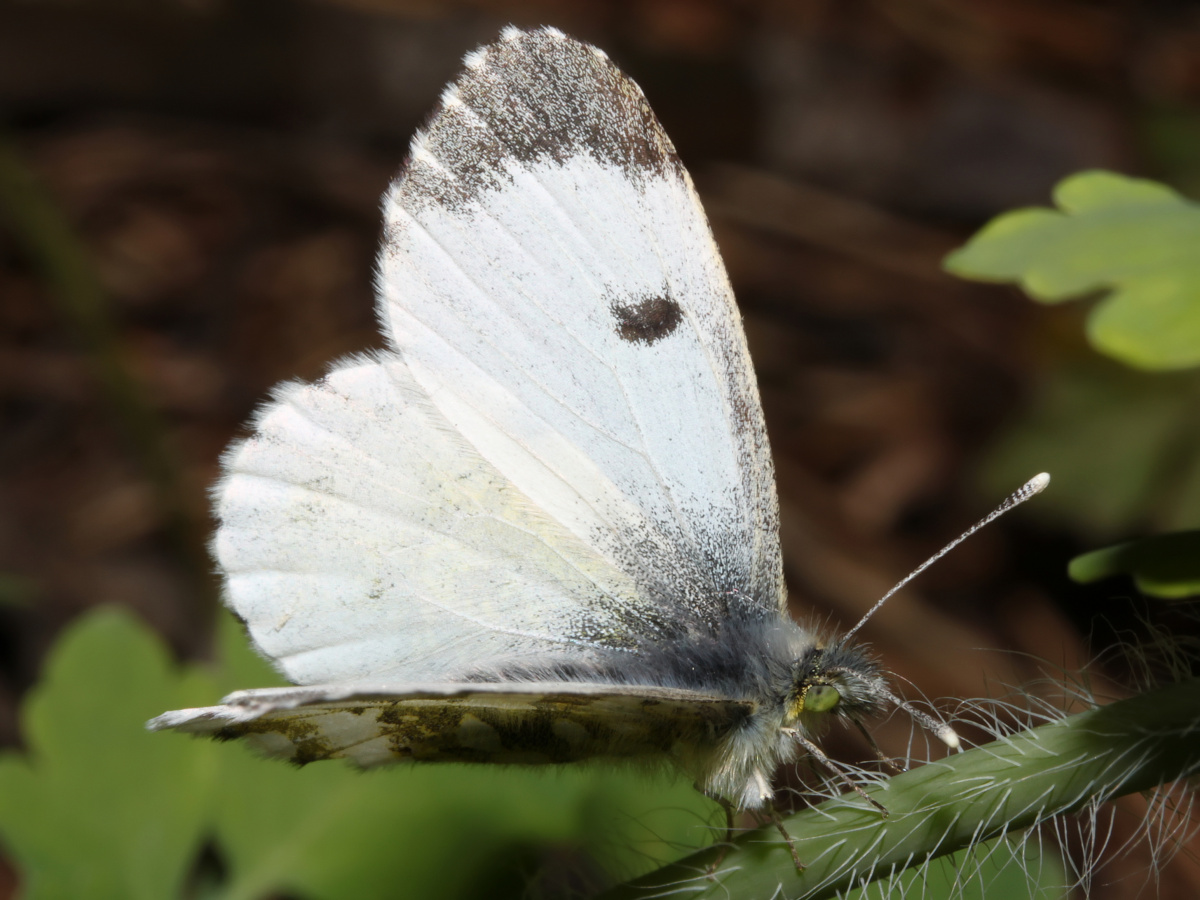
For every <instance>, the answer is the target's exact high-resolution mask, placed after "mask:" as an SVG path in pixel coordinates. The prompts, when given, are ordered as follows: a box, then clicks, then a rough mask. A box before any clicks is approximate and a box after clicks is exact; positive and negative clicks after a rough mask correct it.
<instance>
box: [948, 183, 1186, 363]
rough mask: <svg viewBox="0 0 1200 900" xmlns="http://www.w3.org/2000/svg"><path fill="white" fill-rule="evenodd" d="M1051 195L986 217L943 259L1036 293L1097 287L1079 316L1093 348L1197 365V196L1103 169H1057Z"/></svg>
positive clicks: (1073, 294)
mask: <svg viewBox="0 0 1200 900" xmlns="http://www.w3.org/2000/svg"><path fill="white" fill-rule="evenodd" d="M1054 199H1055V201H1056V203H1057V204H1058V206H1059V209H1058V210H1052V209H1040V208H1039V209H1022V210H1016V211H1014V212H1010V213H1005V214H1004V215H1001V216H999V217H998V218H996V219H994V220H993V221H992V222H990V223H989V224H987V225H986V226H984V228H983V229H982V230H981V231H980V232H979V233H978V234H976V235H975V236H974V237H973V238H972V239H971V240H970V241H969V242H968V243H967V244H966V246H964V247H962V248H961V249H959V250H957V251H955V252H954V253H951V254H950V255H949V256H948V257H946V260H945V262H944V265H945V267H946V269H947V270H949V271H950V272H952V273H953V274H955V275H958V276H960V277H963V278H972V279H977V280H982V281H1015V282H1018V283H1019V284H1020V285H1021V287H1022V288H1024V290H1025V291H1026V293H1028V294H1029V295H1030V296H1031V297H1033V298H1034V299H1035V300H1039V301H1042V302H1044V303H1057V302H1061V301H1064V300H1070V299H1073V298H1077V297H1083V296H1087V295H1089V294H1095V293H1098V292H1103V293H1104V294H1105V296H1104V299H1102V300H1101V301H1100V302H1099V303H1098V304H1097V305H1096V307H1095V308H1094V309H1093V310H1092V313H1091V315H1090V317H1089V319H1088V325H1087V333H1088V338H1089V340H1090V341H1091V342H1092V344H1093V346H1094V347H1095V348H1096V349H1097V350H1099V351H1101V352H1103V353H1106V354H1108V355H1110V356H1112V357H1114V358H1115V359H1118V360H1121V361H1122V362H1124V363H1127V364H1129V365H1132V366H1136V367H1139V368H1144V369H1172V368H1184V367H1189V366H1195V365H1200V249H1198V248H1200V205H1197V204H1195V203H1192V202H1190V201H1188V200H1186V199H1184V198H1183V197H1181V196H1180V195H1179V194H1177V193H1175V192H1174V191H1173V190H1171V189H1170V188H1168V187H1166V186H1165V185H1161V184H1158V183H1156V182H1153V181H1146V180H1143V179H1137V178H1127V177H1125V176H1123V175H1118V174H1116V173H1113V172H1102V171H1091V172H1081V173H1079V174H1077V175H1073V176H1071V177H1070V178H1067V179H1065V180H1064V181H1062V182H1060V183H1059V185H1058V187H1057V188H1056V189H1055V192H1054Z"/></svg>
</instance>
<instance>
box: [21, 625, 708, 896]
mask: <svg viewBox="0 0 1200 900" xmlns="http://www.w3.org/2000/svg"><path fill="white" fill-rule="evenodd" d="M221 660H222V662H221V664H220V665H219V666H216V667H213V668H206V669H201V668H200V667H188V668H185V669H179V668H176V667H174V666H173V665H172V664H171V663H170V661H169V660H168V657H167V653H166V651H165V648H164V647H163V646H162V644H161V642H160V641H159V640H158V639H157V638H156V637H154V636H153V635H152V634H151V633H150V632H149V631H148V630H147V629H146V628H144V627H142V626H141V625H140V624H139V623H137V622H136V621H135V620H134V619H132V618H131V617H130V616H129V615H128V614H125V613H121V612H116V611H108V610H105V611H100V612H97V613H93V614H91V615H89V616H87V617H85V618H84V619H82V620H80V621H79V622H78V623H77V624H76V625H75V626H73V627H72V628H71V630H70V631H68V632H67V633H66V634H65V636H64V637H63V638H62V640H61V641H60V643H59V644H58V646H57V647H56V648H55V650H54V652H53V653H52V655H51V657H50V659H49V661H48V663H47V666H46V669H45V675H44V678H43V680H42V682H41V683H40V684H39V686H38V687H37V689H36V690H35V691H34V692H33V693H32V694H31V695H30V697H29V699H28V700H27V702H26V704H25V706H24V708H23V717H22V718H23V728H24V737H25V740H26V743H27V748H26V752H24V753H18V752H15V751H9V752H7V753H6V754H5V755H4V756H3V757H0V836H2V837H3V841H4V844H5V848H6V850H7V851H8V852H9V853H10V854H11V858H12V859H13V860H14V861H15V862H16V863H17V865H18V867H19V869H20V871H21V875H22V880H23V885H24V894H23V896H25V897H28V898H33V900H36V898H61V897H87V898H89V900H103V898H110V897H111V898H114V900H116V898H123V900H124V898H146V900H161V898H164V897H178V896H184V895H185V893H184V889H185V887H186V886H188V885H189V884H190V885H191V890H193V891H195V890H197V889H199V890H202V891H203V895H204V896H205V897H207V898H223V900H228V898H255V897H264V896H271V895H277V894H279V893H286V894H288V895H297V896H303V897H306V898H356V900H358V898H373V897H377V898H385V897H395V896H437V897H472V896H478V895H479V894H480V891H481V889H482V887H483V886H484V885H486V886H487V892H488V894H489V895H490V896H495V897H504V896H509V895H513V896H517V895H520V894H521V892H522V891H523V890H524V889H525V886H526V879H527V878H534V879H537V878H538V877H539V873H541V875H542V877H543V879H549V880H551V881H553V878H554V873H555V864H556V861H557V862H558V864H559V868H560V869H562V871H563V872H566V873H568V874H569V877H570V878H571V880H572V883H576V884H579V883H580V882H579V879H580V878H583V879H585V880H586V879H588V878H592V879H593V880H594V881H595V885H594V886H599V885H602V884H604V883H608V882H611V881H612V880H614V879H616V878H627V877H631V876H633V875H636V874H638V873H640V872H642V871H645V870H646V869H649V868H653V867H654V866H655V865H657V864H661V863H663V862H665V861H667V860H669V859H672V858H675V857H677V856H679V855H681V854H682V853H684V852H686V851H687V850H689V849H694V848H695V847H697V846H701V845H703V844H705V843H708V842H709V841H710V839H711V836H712V833H713V831H712V828H711V827H710V822H709V819H710V817H712V815H713V810H714V806H713V804H712V803H710V802H709V801H707V800H705V799H704V798H703V797H701V796H700V795H699V794H698V793H697V792H696V791H694V790H693V789H692V788H691V786H690V785H688V784H683V783H678V782H675V783H671V782H668V781H665V780H662V779H657V778H656V779H652V780H651V779H649V778H648V777H646V776H643V775H639V774H631V773H623V772H613V771H609V770H600V769H574V770H569V771H568V770H562V771H559V770H554V771H530V770H520V769H516V768H508V769H503V770H496V769H492V770H489V769H484V768H468V767H462V766H427V767H421V768H420V769H419V770H418V769H416V768H396V769H391V770H386V771H380V772H371V773H362V772H357V771H354V770H352V769H350V768H348V767H345V766H340V765H330V764H326V765H318V766H309V767H306V768H303V769H298V768H295V767H291V766H287V765H283V764H279V763H274V762H270V761H265V760H261V759H257V758H255V757H254V756H253V755H251V754H250V753H248V752H247V751H246V750H245V749H244V748H243V747H241V746H240V745H236V744H217V743H213V742H208V741H200V740H196V739H193V738H188V737H186V736H183V735H177V734H150V733H148V732H146V731H145V728H144V722H145V720H146V719H147V718H148V717H150V716H152V715H155V714H157V713H158V712H161V711H163V710H165V709H169V708H174V707H180V706H194V705H202V704H206V703H211V702H214V701H215V700H216V699H217V698H218V697H219V696H220V695H221V694H222V692H223V691H225V690H226V689H228V688H230V687H232V686H235V685H236V686H243V687H244V686H245V685H248V684H253V685H256V686H261V685H268V684H274V683H278V678H277V677H276V676H275V675H274V674H273V673H271V672H270V671H269V670H268V669H267V666H266V665H265V664H264V663H263V662H262V661H260V660H258V659H257V658H255V657H254V656H253V655H252V654H251V653H250V651H249V650H248V649H247V648H246V641H245V638H244V637H243V636H242V635H241V634H240V629H238V627H237V626H236V625H234V624H232V623H231V622H227V623H226V627H224V629H223V631H222V637H221ZM206 849H207V850H208V851H210V852H207V853H206V852H205V851H206ZM500 859H503V860H506V865H505V866H503V867H500V872H501V873H502V874H501V875H500V876H499V878H500V880H499V881H497V866H496V865H495V863H496V861H497V860H500ZM205 860H208V862H207V863H206V862H205ZM516 860H522V861H524V863H525V864H524V865H523V866H519V865H513V862H514V861H516ZM399 885H403V889H402V890H398V886H399Z"/></svg>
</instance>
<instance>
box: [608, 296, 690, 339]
mask: <svg viewBox="0 0 1200 900" xmlns="http://www.w3.org/2000/svg"><path fill="white" fill-rule="evenodd" d="M612 314H613V315H614V316H615V317H616V319H617V334H618V335H620V336H621V338H622V339H623V340H626V341H629V342H630V343H635V342H638V343H643V344H653V343H654V342H655V341H657V340H660V339H661V338H665V337H666V336H667V335H668V334H670V333H671V332H672V331H674V330H675V329H676V328H677V327H678V326H679V323H680V322H681V321H683V310H682V309H680V308H679V304H678V303H676V302H675V301H674V300H672V299H671V298H670V297H650V298H648V299H646V300H643V301H642V302H641V303H635V304H632V305H629V306H626V305H623V304H619V303H614V304H613V305H612Z"/></svg>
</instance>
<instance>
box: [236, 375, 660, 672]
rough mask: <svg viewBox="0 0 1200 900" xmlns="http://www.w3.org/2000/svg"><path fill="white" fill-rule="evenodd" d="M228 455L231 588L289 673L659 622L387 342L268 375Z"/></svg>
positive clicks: (264, 646) (520, 646) (354, 668)
mask: <svg viewBox="0 0 1200 900" xmlns="http://www.w3.org/2000/svg"><path fill="white" fill-rule="evenodd" d="M225 465H226V471H227V474H226V477H225V480H224V481H223V482H222V483H221V485H220V487H219V489H218V504H217V512H218V515H219V516H220V519H221V527H220V529H219V531H218V533H217V537H216V540H215V542H214V544H215V551H216V554H217V556H218V558H219V559H220V562H221V566H222V568H223V569H224V571H225V575H226V593H227V598H228V601H229V603H230V605H231V606H232V607H233V609H234V610H235V611H236V612H237V613H238V615H240V616H241V617H242V618H243V619H244V620H245V622H246V624H247V626H248V628H249V631H250V633H251V635H252V636H253V638H254V640H255V642H256V643H257V645H258V647H259V649H260V650H261V651H262V652H263V653H265V654H266V655H267V656H269V657H270V658H272V659H274V660H275V661H276V663H277V664H278V665H279V667H280V669H281V670H282V671H283V673H284V674H285V675H286V676H287V677H288V678H289V679H290V680H292V681H294V682H297V683H300V684H312V683H317V682H322V681H349V680H354V679H361V678H366V677H374V678H388V677H402V678H404V679H406V680H411V679H417V680H420V679H425V680H431V681H436V680H438V679H441V678H445V677H448V676H449V674H450V673H454V672H461V671H462V670H463V669H464V668H469V667H477V666H480V665H482V664H485V663H486V662H487V661H488V660H492V659H496V658H513V657H526V656H530V655H546V654H553V653H560V654H561V653H571V652H573V653H575V654H576V655H580V656H582V655H584V654H586V652H587V650H588V649H589V648H591V647H596V646H602V647H621V646H628V645H630V644H632V643H633V642H635V640H636V639H637V638H638V637H639V636H640V635H641V634H644V633H646V632H648V631H650V630H652V629H653V628H655V627H656V624H655V622H654V621H653V620H652V619H650V618H647V617H648V616H653V615H655V614H656V611H655V610H654V609H648V608H647V604H646V603H645V602H644V601H643V600H642V599H641V598H640V597H639V596H638V594H637V592H636V589H635V586H634V585H633V583H632V581H631V579H629V578H628V576H626V575H624V574H623V573H622V572H621V571H620V570H618V569H616V568H615V567H614V566H613V565H612V564H611V563H610V562H609V561H608V560H606V559H604V558H603V557H601V556H600V555H599V554H598V553H597V552H596V551H595V550H594V549H592V548H590V547H588V546H587V545H586V544H585V543H584V542H583V541H581V540H579V539H578V538H577V537H576V536H574V535H573V534H571V533H570V532H569V531H567V530H566V529H565V528H563V527H562V526H561V525H559V524H558V523H557V522H555V521H554V520H553V519H551V518H550V517H548V516H546V515H545V514H543V513H542V512H541V511H540V510H538V509H537V507H536V506H534V505H533V504H532V503H530V502H529V500H528V498H526V497H525V496H524V495H522V494H521V493H520V492H519V491H517V490H516V489H515V488H513V487H512V485H511V484H510V483H509V482H508V481H507V479H506V478H504V476H503V475H501V474H500V473H499V472H497V471H495V469H494V468H493V467H492V466H491V465H490V464H488V463H487V462H486V461H485V460H483V459H481V458H480V457H479V456H478V454H476V453H475V452H474V451H473V450H472V448H471V447H470V446H469V445H468V444H467V443H466V442H465V441H464V440H462V439H461V438H460V437H459V436H458V435H457V434H456V433H455V431H454V429H453V428H451V427H450V426H449V425H448V423H446V422H445V420H444V419H443V418H442V417H441V415H440V413H439V412H438V411H437V410H436V409H434V408H433V407H432V406H431V404H430V403H429V402H428V400H427V398H425V396H424V394H423V392H422V391H421V389H420V388H419V387H418V386H417V385H415V384H414V383H413V382H412V378H411V375H410V374H409V372H408V369H407V368H406V367H405V366H404V364H403V363H402V362H401V361H399V360H397V359H395V358H389V357H387V356H384V357H383V358H380V359H377V360H373V359H361V360H358V361H354V362H348V363H346V364H344V365H342V366H340V367H338V368H336V369H335V370H334V371H332V372H331V373H330V374H329V375H328V376H327V377H326V378H324V379H322V380H321V381H320V382H318V383H316V384H313V385H300V384H293V385H287V386H285V387H283V388H282V389H280V390H278V391H277V392H276V398H275V400H274V401H273V402H272V403H271V404H269V405H268V406H267V407H266V408H265V409H264V410H263V411H262V413H261V414H260V416H259V419H258V421H257V424H256V433H255V434H254V436H253V437H251V438H250V439H248V440H247V441H244V442H242V443H241V444H238V445H235V446H234V448H233V449H232V450H231V452H230V453H229V454H228V455H227V458H226V460H225Z"/></svg>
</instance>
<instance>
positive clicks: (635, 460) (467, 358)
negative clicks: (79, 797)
mask: <svg viewBox="0 0 1200 900" xmlns="http://www.w3.org/2000/svg"><path fill="white" fill-rule="evenodd" d="M385 213H386V216H387V231H386V243H385V247H384V250H383V253H382V255H381V276H380V282H379V283H380V293H381V306H382V317H383V319H384V321H385V322H386V323H387V325H388V331H389V337H390V338H391V340H392V341H393V342H394V344H395V345H396V347H397V348H398V349H399V350H400V352H401V354H402V356H403V357H404V359H405V360H406V361H407V362H408V364H409V366H410V367H411V369H412V372H413V374H414V377H415V379H416V380H417V381H418V382H419V383H420V384H421V385H422V387H423V388H424V389H425V390H426V391H428V393H429V395H430V397H431V399H432V402H433V403H434V404H435V405H436V406H437V407H438V409H439V410H441V411H442V412H443V413H444V414H445V415H446V417H447V419H448V420H449V421H450V422H451V423H452V424H453V425H454V427H455V428H456V429H457V430H459V431H460V432H461V433H462V434H463V435H464V436H465V437H466V438H467V439H468V440H469V441H470V442H471V443H472V445H473V446H474V447H475V448H476V449H477V450H478V451H479V452H480V454H481V455H482V456H484V457H485V458H486V459H488V460H489V461H490V462H491V463H492V464H493V465H495V466H496V468H497V469H498V470H500V471H501V472H502V473H503V474H504V475H505V476H506V477H507V478H509V479H510V480H511V481H512V483H513V484H514V485H515V486H516V487H517V488H519V489H520V490H521V491H522V492H523V493H524V494H526V495H527V496H528V497H529V498H530V499H531V500H532V501H533V502H534V503H536V504H537V505H538V506H539V507H541V508H542V509H544V510H546V511H547V512H549V513H550V514H551V515H552V516H554V517H555V518H556V519H557V520H558V521H559V522H561V523H562V524H563V525H564V526H565V527H567V528H568V529H569V530H571V531H572V532H573V533H574V534H576V535H577V536H578V537H580V538H581V539H582V540H584V541H585V542H587V543H588V544H589V545H591V546H593V547H595V548H596V549H597V550H598V551H599V552H600V553H602V554H603V555H604V556H605V557H606V558H608V559H610V560H611V561H612V562H613V564H614V565H615V566H617V567H618V568H620V569H621V570H622V571H624V572H626V573H627V574H629V575H630V576H631V577H632V578H633V579H634V580H635V582H636V584H637V586H638V590H639V592H640V593H641V594H642V595H643V596H644V597H645V598H647V599H649V600H653V601H654V602H656V603H659V604H661V605H664V606H666V607H668V608H670V607H673V606H682V607H685V608H686V609H687V610H689V611H690V612H691V613H693V614H695V615H697V616H699V617H700V618H701V619H703V620H705V621H707V622H708V623H710V624H716V623H719V621H720V620H721V619H722V618H723V617H724V616H725V615H726V614H727V609H728V604H729V603H730V602H731V601H730V598H734V600H735V602H739V603H744V604H748V605H753V606H757V607H758V608H760V609H764V610H770V611H772V612H774V611H776V610H778V608H779V605H780V601H781V597H782V589H781V576H780V562H779V550H778V543H777V537H776V518H777V513H776V499H775V489H774V478H773V469H772V466H771V462H770V457H769V453H768V449H767V444H766V438H765V433H764V430H763V423H762V415H761V411H760V407H759V400H758V395H757V389H756V387H755V383H754V378H753V373H752V371H751V368H750V363H749V357H748V354H747V351H746V346H745V340H744V337H743V335H742V331H741V326H740V321H739V318H738V314H737V310H736V307H735V305H734V302H733V297H732V294H731V292H730V289H729V284H728V279H727V278H726V276H725V272H724V269H723V267H722V265H721V262H720V258H719V255H718V253H717V251H716V248H715V246H714V244H713V241H712V237H711V234H710V232H709V229H708V225H707V222H706V220H705V218H704V214H703V212H702V210H701V208H700V205H699V202H698V200H697V198H696V195H695V191H694V190H693V188H692V185H691V181H690V179H689V178H688V176H687V173H686V172H685V171H684V169H683V168H682V166H681V164H680V163H679V160H678V157H677V156H676V154H675V151H674V148H673V147H672V146H671V143H670V141H669V140H668V139H667V137H666V135H665V134H664V132H663V130H662V128H661V127H660V126H659V124H658V122H657V120H656V119H655V118H654V115H653V113H652V112H651V111H650V110H649V107H648V106H647V105H646V102H645V100H644V98H643V97H642V94H641V91H640V90H639V89H638V88H637V86H636V85H635V84H634V83H633V82H632V81H631V80H629V79H628V78H627V77H625V76H624V75H623V74H621V72H620V71H619V70H618V69H617V68H616V67H615V66H614V65H613V64H612V63H611V62H610V61H609V60H608V59H607V58H606V57H605V56H604V55H603V54H601V53H599V52H598V51H596V50H594V49H593V48H590V47H587V46H585V45H582V44H579V43H576V42H574V41H570V40H568V39H566V38H564V37H562V36H561V35H559V34H557V33H555V32H552V31H540V32H533V33H519V32H514V33H512V34H510V37H509V39H507V40H504V41H501V42H499V43H498V44H495V45H492V46H490V47H488V48H485V49H484V50H482V51H479V52H477V53H476V54H474V55H473V56H472V57H469V58H468V68H467V71H466V73H465V74H464V75H463V76H462V77H461V78H460V79H459V81H458V82H456V83H455V84H454V85H452V86H451V88H449V89H448V90H447V92H446V93H445V94H444V96H443V104H442V108H441V110H440V111H439V113H438V114H437V115H436V116H435V118H434V119H433V121H432V123H431V124H430V126H429V128H428V130H427V132H426V133H425V134H424V135H423V136H418V138H417V139H416V140H415V141H414V146H413V153H412V158H411V160H410V162H409V164H408V166H407V169H406V171H405V173H404V174H403V176H402V177H401V178H400V179H399V180H398V181H397V182H396V184H395V185H394V186H393V188H392V191H391V192H390V194H389V196H388V198H387V200H386V202H385Z"/></svg>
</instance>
